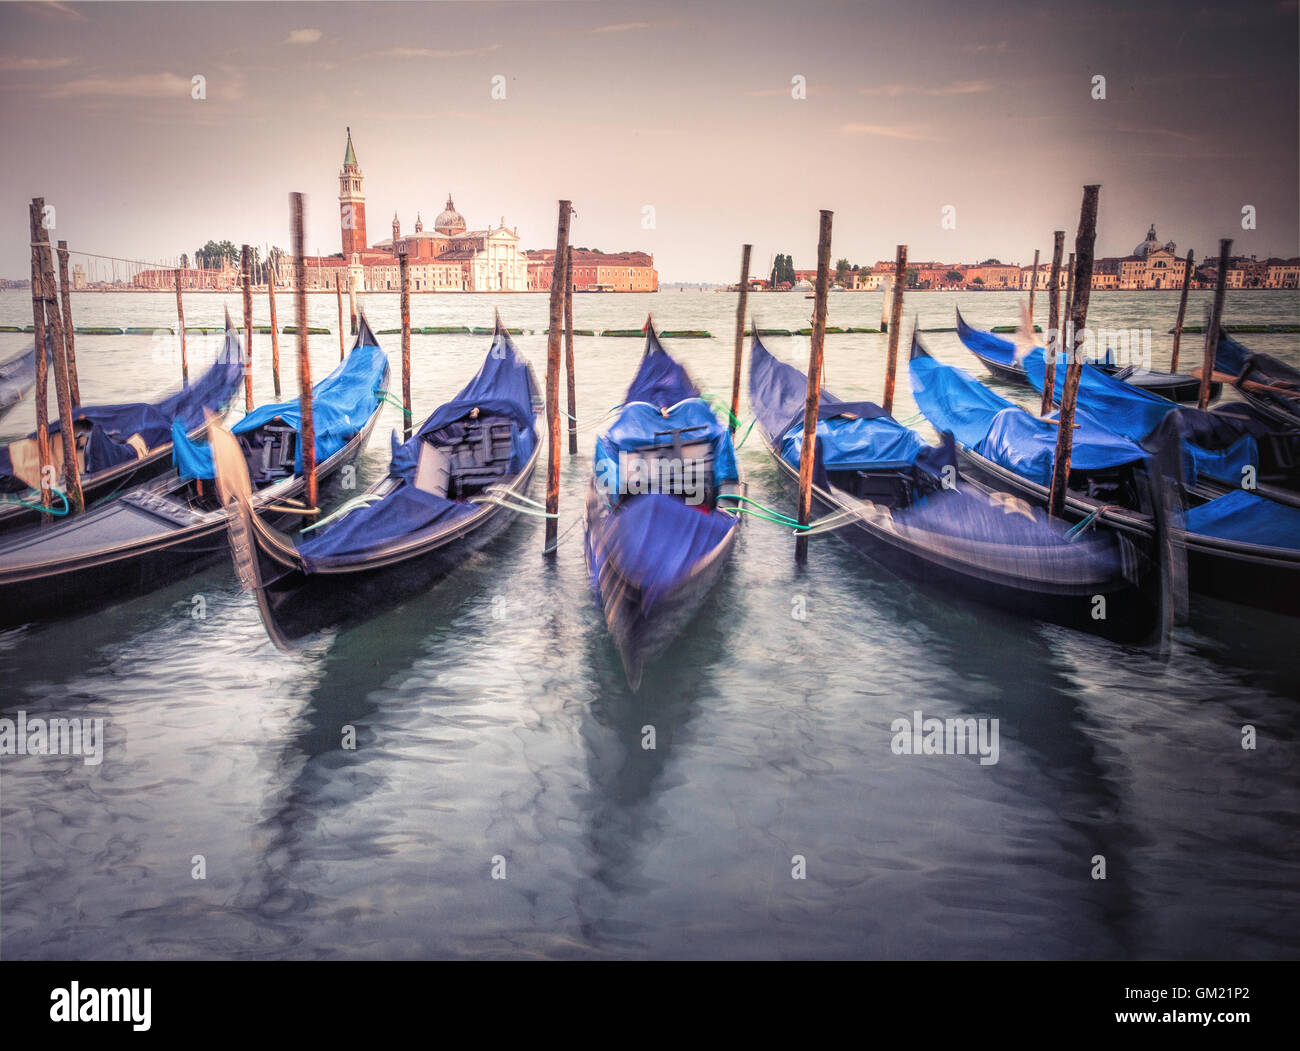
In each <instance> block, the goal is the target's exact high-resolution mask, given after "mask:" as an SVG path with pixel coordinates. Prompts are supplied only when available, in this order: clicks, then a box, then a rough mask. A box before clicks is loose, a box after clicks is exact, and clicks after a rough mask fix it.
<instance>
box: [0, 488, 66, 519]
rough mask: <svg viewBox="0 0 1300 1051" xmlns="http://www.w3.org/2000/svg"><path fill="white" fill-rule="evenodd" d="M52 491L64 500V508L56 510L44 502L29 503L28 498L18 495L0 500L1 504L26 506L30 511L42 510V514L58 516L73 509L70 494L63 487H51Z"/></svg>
mask: <svg viewBox="0 0 1300 1051" xmlns="http://www.w3.org/2000/svg"><path fill="white" fill-rule="evenodd" d="M50 492H51V493H53V494H54V495H55V496H57V497H58V498H59V499H60V500H62V501H63V508H62V510H58V511H56V510H55V509H54V508H52V507H46V506H45V505H44V504H33V503H29V502H28V501H26V500H19V499H17V498H16V497H14V498H12V499H10V498H6V499H4V500H0V504H9V505H10V506H12V507H25V508H27V509H28V510H29V511H40V512H41V513H42V514H47V515H55V516H56V517H57V516H61V515H66V514H67V513H68V511H69V510H71V506H70V505H69V504H68V494H67V493H65V492H64V491H63V490H62V489H54V488H51V489H50Z"/></svg>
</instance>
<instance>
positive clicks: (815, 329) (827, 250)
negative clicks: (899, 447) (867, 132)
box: [794, 208, 835, 562]
mask: <svg viewBox="0 0 1300 1051" xmlns="http://www.w3.org/2000/svg"><path fill="white" fill-rule="evenodd" d="M834 214H835V213H834V212H829V211H827V210H826V209H824V208H823V209H822V211H821V223H820V225H819V227H818V230H817V287H816V290H815V292H814V295H815V296H816V299H815V300H814V301H813V323H812V347H811V349H810V350H809V352H808V394H807V396H806V397H805V399H804V407H803V445H802V447H801V449H800V452H799V524H800V525H801V526H806V525H807V524H808V521H809V518H810V517H811V515H812V482H813V467H814V465H815V464H816V462H817V407H818V402H819V401H820V400H821V390H822V351H823V348H824V344H825V342H826V293H827V291H828V290H829V289H830V283H831V274H830V270H831V219H832V217H833V216H834ZM794 550H795V558H796V559H797V560H798V561H800V562H803V561H804V560H805V559H807V557H808V538H807V537H806V536H804V535H803V531H802V530H800V532H799V537H798V539H796V541H795V548H794Z"/></svg>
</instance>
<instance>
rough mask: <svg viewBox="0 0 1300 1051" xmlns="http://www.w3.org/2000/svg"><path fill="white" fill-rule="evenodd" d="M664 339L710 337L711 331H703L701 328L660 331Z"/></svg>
mask: <svg viewBox="0 0 1300 1051" xmlns="http://www.w3.org/2000/svg"><path fill="white" fill-rule="evenodd" d="M659 335H660V336H662V337H663V338H664V339H712V338H713V333H712V332H705V331H704V330H703V329H683V330H682V331H680V332H660V333H659Z"/></svg>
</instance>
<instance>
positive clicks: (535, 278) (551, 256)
mask: <svg viewBox="0 0 1300 1051" xmlns="http://www.w3.org/2000/svg"><path fill="white" fill-rule="evenodd" d="M524 255H525V256H526V258H527V262H528V290H529V291H530V292H549V291H550V289H551V274H552V272H553V270H554V267H555V249H554V248H541V249H537V250H534V251H529V252H525V253H524ZM573 290H574V291H575V292H658V291H659V271H657V270H656V269H655V260H654V256H652V255H649V254H648V253H646V252H593V251H590V250H589V249H586V248H575V249H573Z"/></svg>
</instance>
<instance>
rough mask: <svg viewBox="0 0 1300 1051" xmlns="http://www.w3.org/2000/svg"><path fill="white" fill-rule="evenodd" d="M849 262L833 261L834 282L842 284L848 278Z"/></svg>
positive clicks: (844, 260)
mask: <svg viewBox="0 0 1300 1051" xmlns="http://www.w3.org/2000/svg"><path fill="white" fill-rule="evenodd" d="M849 269H850V266H849V261H848V260H847V259H837V260H835V280H836V282H837V283H839V284H841V285H842V284H844V282H845V280H846V279H847V278H848V276H849Z"/></svg>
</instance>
